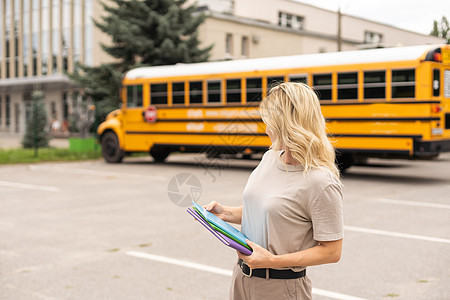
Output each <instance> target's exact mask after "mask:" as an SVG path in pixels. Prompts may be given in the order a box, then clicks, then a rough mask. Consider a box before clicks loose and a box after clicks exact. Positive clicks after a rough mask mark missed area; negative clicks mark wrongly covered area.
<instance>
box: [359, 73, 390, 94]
mask: <svg viewBox="0 0 450 300" xmlns="http://www.w3.org/2000/svg"><path fill="white" fill-rule="evenodd" d="M364 98H365V99H376V98H386V72H385V71H368V72H364Z"/></svg>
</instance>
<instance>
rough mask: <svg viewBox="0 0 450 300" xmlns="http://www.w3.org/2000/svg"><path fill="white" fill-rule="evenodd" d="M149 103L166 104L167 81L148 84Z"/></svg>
mask: <svg viewBox="0 0 450 300" xmlns="http://www.w3.org/2000/svg"><path fill="white" fill-rule="evenodd" d="M150 103H151V104H155V105H156V104H167V83H161V84H152V85H150Z"/></svg>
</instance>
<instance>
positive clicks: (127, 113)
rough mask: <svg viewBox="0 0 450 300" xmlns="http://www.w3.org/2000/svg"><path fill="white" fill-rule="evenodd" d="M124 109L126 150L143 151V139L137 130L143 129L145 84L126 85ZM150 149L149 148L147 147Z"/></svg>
mask: <svg viewBox="0 0 450 300" xmlns="http://www.w3.org/2000/svg"><path fill="white" fill-rule="evenodd" d="M124 104H125V109H124V110H123V122H124V124H123V125H124V129H125V151H143V150H145V149H144V145H141V144H143V139H142V138H141V139H140V138H139V134H137V132H139V131H142V125H143V123H144V116H143V112H144V107H143V86H142V85H128V86H126V101H124ZM147 150H148V149H147Z"/></svg>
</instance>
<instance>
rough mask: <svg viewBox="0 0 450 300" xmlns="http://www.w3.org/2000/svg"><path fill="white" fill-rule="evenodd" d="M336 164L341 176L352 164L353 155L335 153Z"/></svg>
mask: <svg viewBox="0 0 450 300" xmlns="http://www.w3.org/2000/svg"><path fill="white" fill-rule="evenodd" d="M336 164H337V167H338V168H339V171H341V174H343V173H344V172H345V171H346V170H347V169H348V168H350V167H351V166H352V165H353V164H354V158H353V155H352V154H351V153H342V152H336Z"/></svg>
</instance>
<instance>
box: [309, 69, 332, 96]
mask: <svg viewBox="0 0 450 300" xmlns="http://www.w3.org/2000/svg"><path fill="white" fill-rule="evenodd" d="M313 87H314V89H315V90H316V92H317V93H318V94H319V99H320V100H331V88H332V84H331V74H321V75H313Z"/></svg>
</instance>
